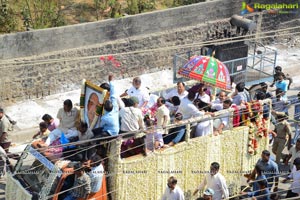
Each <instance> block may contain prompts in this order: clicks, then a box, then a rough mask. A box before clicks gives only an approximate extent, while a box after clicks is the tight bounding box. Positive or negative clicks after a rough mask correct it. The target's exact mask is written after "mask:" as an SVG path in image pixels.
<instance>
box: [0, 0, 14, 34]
mask: <svg viewBox="0 0 300 200" xmlns="http://www.w3.org/2000/svg"><path fill="white" fill-rule="evenodd" d="M16 28H17V20H16V15H15V13H14V11H13V10H12V9H11V8H10V7H9V6H8V2H7V1H6V0H1V8H0V33H10V32H13V31H16Z"/></svg>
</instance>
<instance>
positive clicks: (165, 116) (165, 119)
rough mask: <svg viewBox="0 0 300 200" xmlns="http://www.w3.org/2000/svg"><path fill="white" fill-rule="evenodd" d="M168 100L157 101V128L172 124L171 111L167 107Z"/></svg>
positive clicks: (160, 98) (160, 99)
mask: <svg viewBox="0 0 300 200" xmlns="http://www.w3.org/2000/svg"><path fill="white" fill-rule="evenodd" d="M165 104H166V100H165V99H164V98H163V97H159V98H158V99H157V107H158V108H157V112H156V118H157V127H158V128H163V127H165V126H166V125H168V124H169V123H170V111H169V109H168V108H167V107H166V105H165Z"/></svg>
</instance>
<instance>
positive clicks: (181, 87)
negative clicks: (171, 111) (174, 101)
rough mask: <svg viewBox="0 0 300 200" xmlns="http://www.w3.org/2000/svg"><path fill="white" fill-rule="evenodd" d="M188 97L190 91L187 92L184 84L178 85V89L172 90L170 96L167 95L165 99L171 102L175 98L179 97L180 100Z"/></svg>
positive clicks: (179, 83)
mask: <svg viewBox="0 0 300 200" xmlns="http://www.w3.org/2000/svg"><path fill="white" fill-rule="evenodd" d="M187 95H188V91H186V90H185V84H184V82H178V83H177V89H173V90H171V91H170V92H169V93H168V94H166V96H165V98H166V99H168V100H170V99H171V98H172V97H173V96H178V97H179V99H180V100H182V99H183V98H184V97H186V96H187Z"/></svg>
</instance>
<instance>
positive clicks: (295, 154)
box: [289, 146, 300, 170]
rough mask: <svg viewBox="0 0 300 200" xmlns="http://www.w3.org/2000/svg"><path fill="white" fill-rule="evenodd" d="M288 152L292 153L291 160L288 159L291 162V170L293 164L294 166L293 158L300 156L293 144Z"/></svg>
mask: <svg viewBox="0 0 300 200" xmlns="http://www.w3.org/2000/svg"><path fill="white" fill-rule="evenodd" d="M289 154H290V155H292V157H291V160H290V163H291V165H290V169H291V170H292V169H293V166H294V160H295V159H296V158H300V151H297V150H296V146H293V147H291V148H290V150H289Z"/></svg>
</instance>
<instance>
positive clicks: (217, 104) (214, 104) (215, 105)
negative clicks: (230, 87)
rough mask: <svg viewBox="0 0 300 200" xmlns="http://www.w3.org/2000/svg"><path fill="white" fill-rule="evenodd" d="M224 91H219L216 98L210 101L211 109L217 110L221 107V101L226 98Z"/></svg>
mask: <svg viewBox="0 0 300 200" xmlns="http://www.w3.org/2000/svg"><path fill="white" fill-rule="evenodd" d="M226 98H227V95H226V92H224V91H221V92H220V93H219V95H218V98H217V99H216V100H214V101H212V102H211V104H210V105H211V109H213V110H216V111H219V110H222V109H223V102H224V101H225V100H226Z"/></svg>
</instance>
